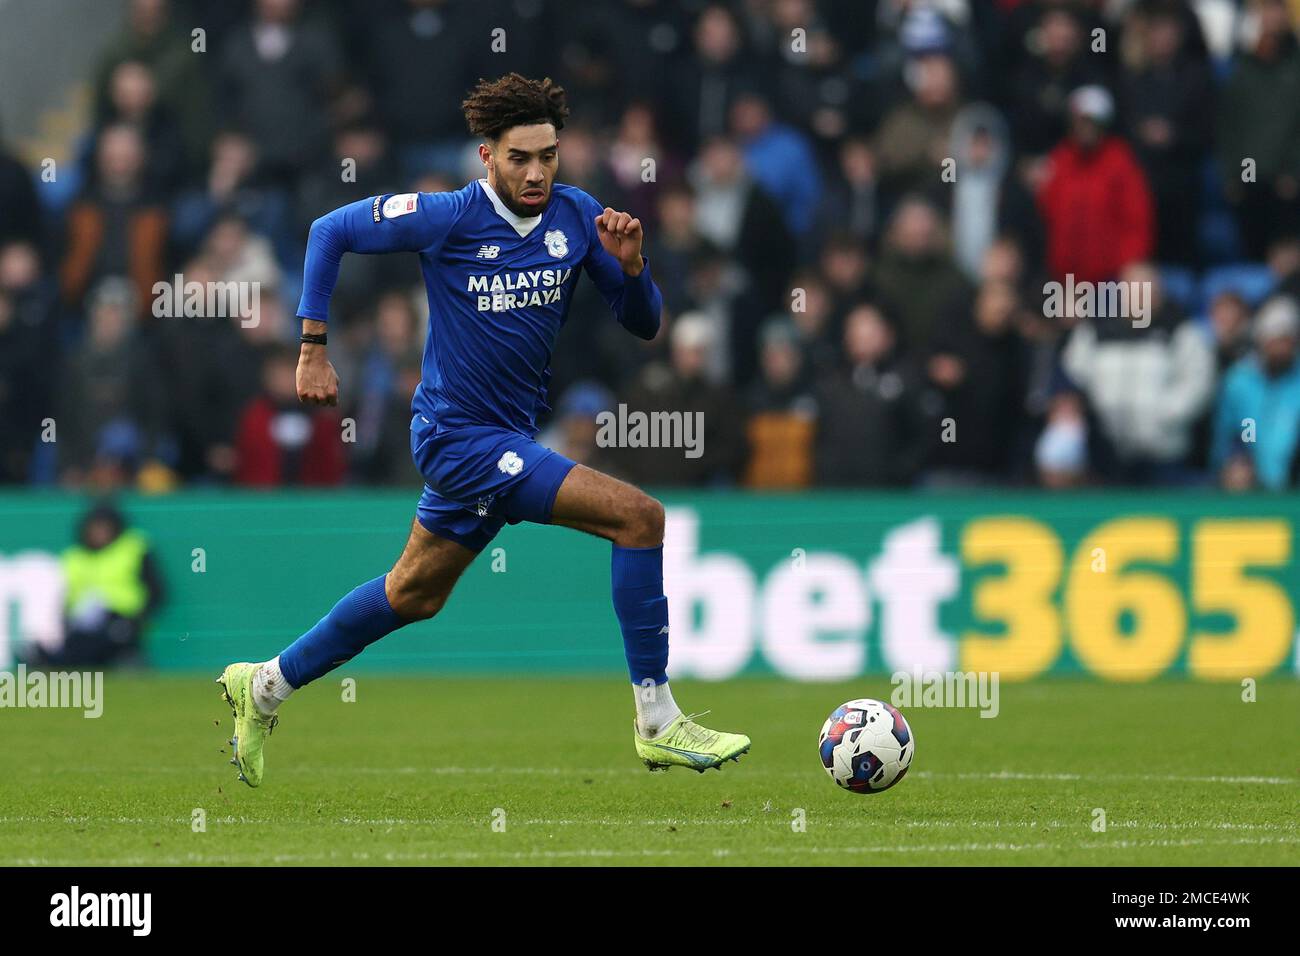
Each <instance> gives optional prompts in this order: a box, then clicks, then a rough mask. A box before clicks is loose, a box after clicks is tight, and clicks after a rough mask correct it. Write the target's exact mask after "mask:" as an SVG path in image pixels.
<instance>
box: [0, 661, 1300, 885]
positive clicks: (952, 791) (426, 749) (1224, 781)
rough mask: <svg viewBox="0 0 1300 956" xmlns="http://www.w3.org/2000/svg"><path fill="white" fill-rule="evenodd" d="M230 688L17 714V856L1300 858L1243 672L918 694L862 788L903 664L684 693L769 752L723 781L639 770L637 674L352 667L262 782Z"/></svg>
mask: <svg viewBox="0 0 1300 956" xmlns="http://www.w3.org/2000/svg"><path fill="white" fill-rule="evenodd" d="M211 678H212V675H203V676H198V675H196V676H194V677H189V678H185V677H176V676H168V677H144V676H142V677H110V678H109V679H108V681H107V683H106V686H105V705H104V714H103V716H102V717H101V718H99V719H97V720H88V719H85V718H83V717H82V716H81V715H80V713H79V712H70V711H62V710H15V709H5V710H0V730H2V731H3V746H2V747H0V865H25V864H31V865H43V864H52V865H82V864H100V865H132V864H160V865H172V864H179V865H186V864H200V865H221V864H302V865H329V864H362V865H367V864H379V865H384V864H408V865H419V864H453V865H479V864H482V865H502V864H504V865H518V864H539V865H557V864H607V865H637V866H643V865H647V864H670V865H683V864H687V865H689V864H706V865H708V864H726V865H750V864H758V865H775V864H798V865H803V864H818V865H827V864H829V865H851V866H862V865H881V864H904V865H938V864H957V865H965V864H972V865H990V864H992V865H1015V864H1049V865H1050V864H1080V865H1089V866H1092V865H1095V866H1107V865H1121V864H1130V865H1150V866H1163V865H1215V864H1238V865H1240V864H1246V865H1250V864H1271V865H1294V864H1297V863H1300V825H1298V824H1297V816H1296V807H1297V804H1298V803H1300V748H1298V747H1297V741H1298V740H1300V737H1297V733H1296V731H1297V717H1298V716H1300V685H1298V684H1297V683H1295V682H1293V681H1288V680H1275V681H1266V682H1263V683H1261V684H1260V685H1259V688H1258V701H1257V702H1254V703H1245V702H1243V701H1242V700H1241V689H1240V687H1238V686H1237V685H1235V684H1197V683H1189V682H1181V681H1177V682H1175V681H1170V682H1160V683H1155V684H1149V685H1141V686H1126V685H1113V684H1111V685H1107V684H1100V683H1096V682H1092V681H1084V680H1078V681H1073V680H1060V679H1057V680H1051V681H1044V682H1037V683H1030V684H1024V685H1009V684H1003V685H1002V689H1001V690H1002V694H1001V713H1000V715H999V716H998V717H996V718H994V719H983V718H980V717H979V715H978V712H977V711H974V710H941V709H918V708H911V709H905V710H904V713H905V714H906V715H907V717H908V719H909V721H910V722H911V725H912V728H913V731H914V733H915V735H916V741H917V756H916V761H915V763H914V764H913V765H912V769H911V772H910V773H909V774H908V776H907V778H906V779H904V780H903V781H902V783H901V784H899V785H898V786H897V787H895V788H894V789H893V790H890V791H888V792H885V793H882V794H876V795H870V796H858V795H854V794H850V793H846V792H843V791H840V790H838V789H837V788H836V787H835V786H834V784H833V783H832V782H831V780H830V778H829V777H828V776H827V775H826V773H825V772H824V771H823V770H822V768H821V765H820V763H819V761H818V759H817V748H816V738H817V732H818V730H819V729H820V728H821V723H822V721H823V720H824V719H825V717H826V715H827V714H828V713H829V712H830V711H831V709H833V708H834V707H835V706H837V705H838V704H840V703H842V702H843V701H845V700H848V699H850V698H853V697H860V696H877V697H885V698H887V697H888V692H889V689H890V688H889V685H888V683H887V681H886V680H884V679H881V678H874V679H864V680H862V681H858V682H854V683H853V684H852V685H849V684H844V685H828V684H820V685H809V684H794V683H788V682H782V681H778V680H774V679H764V678H754V679H747V680H737V681H732V682H728V683H724V684H701V683H695V682H689V681H681V682H674V692H675V696H676V697H677V699H678V701H679V702H680V703H682V704H683V705H684V706H686V707H688V708H691V709H694V710H703V709H704V708H712V714H711V715H710V716H709V718H707V720H705V723H706V724H707V725H708V726H712V727H717V728H719V729H723V730H738V731H743V732H745V733H748V734H749V735H750V736H751V737H752V738H753V741H754V746H753V750H752V751H751V753H750V754H748V755H747V756H745V757H744V758H743V759H742V760H741V761H740V763H739V764H731V763H729V764H727V766H726V769H724V770H723V771H721V772H716V771H708V772H707V773H705V774H703V775H701V774H698V773H695V772H693V771H690V770H686V769H682V768H677V769H673V770H671V771H668V772H665V773H655V774H651V773H649V772H647V771H646V770H645V769H644V768H643V767H642V766H641V765H640V764H639V763H638V762H637V761H636V758H635V756H634V753H633V749H632V741H631V736H630V735H631V730H632V714H631V710H632V707H631V690H630V688H629V687H628V686H626V685H625V684H623V683H622V682H620V681H618V680H613V679H609V680H596V679H572V680H568V679H548V678H534V679H496V678H493V679H464V678H457V679H440V678H432V677H431V678H386V677H378V676H367V675H365V674H361V675H358V676H356V678H355V679H356V682H357V683H356V700H355V702H344V701H343V700H342V696H343V695H342V692H341V680H340V675H339V674H337V673H336V674H334V675H331V676H330V677H329V678H327V679H325V680H323V681H320V682H318V683H317V684H314V685H312V686H311V687H310V688H308V689H306V690H305V691H303V692H301V693H299V694H298V695H296V696H295V697H294V698H293V699H292V700H291V701H289V702H288V703H287V704H286V705H285V706H284V708H283V709H282V719H281V724H280V727H279V728H278V729H277V730H276V732H275V734H274V735H273V736H272V737H271V740H270V742H269V744H268V747H267V758H268V759H267V776H266V781H265V783H264V785H263V786H262V787H261V788H260V789H258V790H250V789H248V788H247V787H245V786H244V785H243V784H241V783H239V782H237V781H236V779H235V768H234V767H231V766H229V765H228V764H227V761H228V760H229V759H230V753H229V750H230V748H229V746H228V745H227V744H226V740H227V738H229V736H230V729H231V719H230V711H229V709H228V708H227V707H225V706H224V705H223V704H222V703H221V701H220V700H219V698H218V693H219V689H218V688H217V687H216V685H214V684H213V683H212V682H211ZM1097 809H1100V810H1101V811H1104V813H1105V820H1106V829H1105V831H1104V832H1098V831H1097V830H1095V829H1094V819H1095V813H1094V811H1095V810H1097ZM197 811H202V814H203V815H204V816H205V817H206V828H205V829H204V830H203V831H202V832H195V827H194V826H193V825H192V823H193V821H194V820H195V819H196V812H197ZM800 819H803V820H804V821H805V826H804V827H803V828H802V829H800V828H798V827H796V826H793V825H792V824H795V823H797V822H798V821H799V820H800ZM494 823H495V824H496V826H495V827H494Z"/></svg>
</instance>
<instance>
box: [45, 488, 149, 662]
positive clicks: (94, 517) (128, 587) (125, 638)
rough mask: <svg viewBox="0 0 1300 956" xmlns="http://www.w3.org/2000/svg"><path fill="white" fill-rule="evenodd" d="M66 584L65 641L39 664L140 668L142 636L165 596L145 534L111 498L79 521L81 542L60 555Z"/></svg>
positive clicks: (46, 654)
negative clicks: (132, 525) (130, 523)
mask: <svg viewBox="0 0 1300 956" xmlns="http://www.w3.org/2000/svg"><path fill="white" fill-rule="evenodd" d="M60 561H61V563H62V565H63V574H64V578H65V580H66V583H67V595H66V600H65V604H64V608H65V610H64V619H65V639H64V643H63V646H62V647H61V648H60V649H59V650H58V651H54V652H50V651H46V652H44V653H43V654H42V657H43V659H42V660H40V661H39V662H34V663H39V664H41V665H44V666H47V667H54V666H59V667H86V666H90V667H114V666H126V667H130V666H139V665H140V664H142V663H143V659H142V654H141V637H142V635H143V632H144V627H145V624H146V622H147V621H148V619H149V617H150V616H151V615H152V614H153V612H154V611H155V610H156V609H157V608H158V606H159V604H160V603H161V602H162V598H163V587H162V579H161V577H160V576H159V573H158V567H157V562H156V560H155V559H154V557H153V554H152V553H151V551H150V547H149V542H148V541H147V540H146V538H145V537H144V535H142V534H141V533H140V532H138V531H133V530H131V529H130V528H128V527H127V525H126V519H125V517H124V516H123V515H122V513H121V512H120V511H119V510H118V509H117V508H116V507H114V506H113V505H112V504H110V503H107V502H101V503H99V504H97V505H95V506H94V507H93V508H92V509H91V510H90V511H89V512H87V513H86V515H85V516H84V517H83V518H82V519H81V522H80V525H79V527H78V529H77V542H76V544H74V545H72V546H71V547H69V548H68V549H67V550H65V551H64V552H63V554H62V555H61V557H60Z"/></svg>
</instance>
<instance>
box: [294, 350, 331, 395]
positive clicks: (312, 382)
mask: <svg viewBox="0 0 1300 956" xmlns="http://www.w3.org/2000/svg"><path fill="white" fill-rule="evenodd" d="M297 382H298V401H300V402H305V403H306V404H308V405H337V404H338V403H339V376H338V373H337V372H335V371H334V366H333V364H331V362H330V360H329V359H328V358H326V357H325V346H323V345H304V346H303V347H302V354H301V355H299V356H298V375H297Z"/></svg>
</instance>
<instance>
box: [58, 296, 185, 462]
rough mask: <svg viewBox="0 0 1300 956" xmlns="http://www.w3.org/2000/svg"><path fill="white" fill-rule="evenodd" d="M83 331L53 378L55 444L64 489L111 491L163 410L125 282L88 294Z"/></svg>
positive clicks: (149, 436)
mask: <svg viewBox="0 0 1300 956" xmlns="http://www.w3.org/2000/svg"><path fill="white" fill-rule="evenodd" d="M88 312H89V317H88V319H87V332H86V336H85V338H84V339H83V340H82V341H81V343H80V344H79V345H78V346H77V347H76V348H75V349H73V350H72V352H71V353H70V354H69V355H68V357H67V359H66V361H65V363H64V366H63V368H62V370H61V373H60V375H59V389H58V398H59V406H58V414H57V415H56V416H54V418H55V427H56V429H57V430H56V432H55V442H56V445H57V448H58V455H59V470H60V475H61V478H62V480H63V482H64V483H65V484H69V485H74V486H75V485H81V484H83V483H87V482H89V483H91V484H95V485H104V484H108V485H115V484H118V483H121V482H123V481H128V480H130V478H131V477H132V474H131V473H130V471H129V469H131V468H132V466H133V465H134V464H136V463H138V462H139V461H140V459H141V458H142V457H143V456H144V454H145V453H146V451H147V450H148V449H149V448H150V447H151V446H152V443H153V439H154V438H155V436H156V433H157V421H156V417H157V415H158V413H159V412H160V411H161V410H162V409H163V408H164V407H165V406H164V403H163V401H161V400H160V394H159V393H158V392H157V391H156V390H157V388H158V385H159V383H158V380H157V378H156V377H155V375H154V369H153V366H152V363H151V362H150V360H149V353H148V346H147V342H146V341H145V339H144V338H143V336H142V334H141V333H140V332H139V331H138V328H137V320H136V316H137V315H138V314H139V306H138V304H137V303H136V299H135V290H134V288H133V287H132V285H131V283H130V282H128V281H127V280H125V279H122V278H120V277H114V278H108V279H104V280H103V281H101V282H100V283H99V284H97V285H96V287H95V289H94V290H93V291H92V292H91V294H90V298H89V306H88Z"/></svg>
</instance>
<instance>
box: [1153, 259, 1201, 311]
mask: <svg viewBox="0 0 1300 956" xmlns="http://www.w3.org/2000/svg"><path fill="white" fill-rule="evenodd" d="M1157 269H1158V271H1159V272H1160V285H1161V286H1163V287H1164V290H1165V295H1166V296H1168V297H1169V299H1171V300H1172V301H1174V302H1177V303H1178V304H1179V305H1180V306H1182V308H1183V311H1184V312H1186V313H1187V314H1188V315H1196V314H1197V313H1199V312H1200V311H1201V292H1200V285H1199V283H1197V281H1196V273H1194V272H1193V271H1192V270H1191V269H1188V268H1187V267H1186V266H1157Z"/></svg>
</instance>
